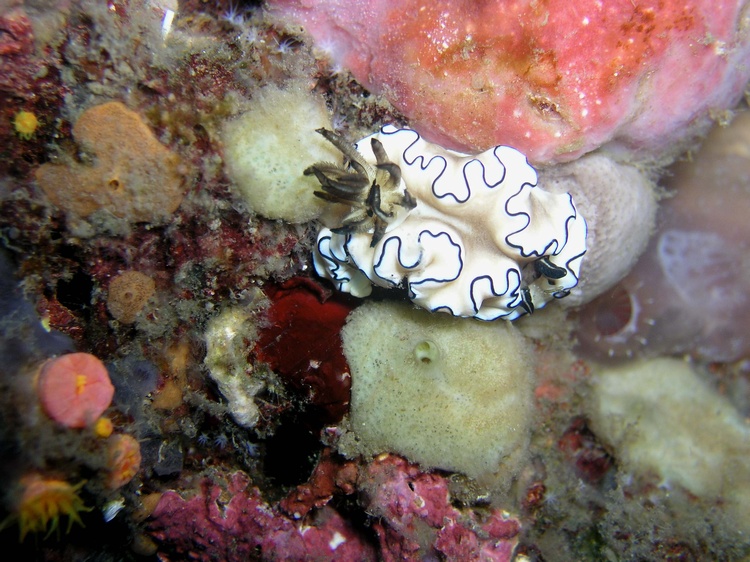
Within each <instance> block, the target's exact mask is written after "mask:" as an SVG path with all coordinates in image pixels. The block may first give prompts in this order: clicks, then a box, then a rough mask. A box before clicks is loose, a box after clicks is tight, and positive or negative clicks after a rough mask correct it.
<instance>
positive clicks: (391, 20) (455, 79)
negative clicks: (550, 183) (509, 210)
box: [269, 0, 750, 163]
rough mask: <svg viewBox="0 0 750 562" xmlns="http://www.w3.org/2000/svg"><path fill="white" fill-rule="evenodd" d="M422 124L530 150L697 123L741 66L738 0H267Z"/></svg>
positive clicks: (477, 147) (582, 147)
mask: <svg viewBox="0 0 750 562" xmlns="http://www.w3.org/2000/svg"><path fill="white" fill-rule="evenodd" d="M269 4H270V6H271V9H272V11H273V12H274V13H275V14H276V15H278V16H280V17H283V18H286V19H291V20H293V21H296V22H299V23H301V24H302V25H303V26H304V28H305V30H306V31H308V32H309V33H310V34H311V35H312V36H313V38H314V39H315V43H316V46H317V47H318V48H320V49H322V50H324V51H326V52H328V53H329V55H330V57H331V59H332V63H333V65H334V66H338V67H345V68H348V69H350V70H351V71H352V73H353V74H354V76H355V77H356V78H357V79H358V80H359V81H361V82H362V83H363V84H364V85H365V86H366V87H368V88H370V89H372V90H373V91H375V92H378V93H382V94H384V95H385V97H386V98H387V99H388V100H389V101H391V102H392V103H393V105H395V106H396V108H398V109H399V110H400V111H402V112H403V113H404V114H405V115H406V117H407V118H408V119H409V123H410V125H411V126H412V127H413V128H415V129H417V130H418V131H419V132H420V133H421V134H422V135H424V137H425V138H426V139H427V140H429V141H431V142H435V143H438V144H441V145H442V146H444V147H446V148H452V149H457V150H462V151H468V152H479V151H483V150H486V149H488V148H490V147H492V146H494V145H497V144H505V145H509V146H513V147H514V148H516V149H518V150H520V151H521V152H523V153H525V154H526V155H527V156H528V157H529V159H530V160H531V161H533V162H535V163H553V162H561V161H568V160H572V159H574V158H576V157H578V156H580V155H581V154H584V153H586V152H589V151H591V150H594V149H596V148H598V147H599V146H602V145H604V144H606V143H608V142H612V143H613V147H615V146H616V147H617V148H620V149H622V148H624V149H627V150H628V151H630V152H635V153H636V154H640V155H643V156H646V157H647V156H653V153H654V152H656V153H657V154H658V153H664V152H669V153H670V154H671V153H672V152H673V151H674V150H675V149H676V145H675V141H677V140H679V139H681V138H683V137H689V136H691V135H696V134H700V133H703V132H705V128H706V127H707V126H708V124H709V122H710V116H709V112H710V111H712V112H713V111H717V110H722V109H727V108H731V107H732V106H734V105H735V104H736V103H737V101H739V99H740V98H741V96H742V93H743V90H744V87H745V84H746V83H747V81H748V78H749V77H750V66H748V65H747V64H744V61H746V60H747V57H748V56H750V38H748V29H750V26H748V24H747V18H748V15H747V11H748V9H747V2H746V0H735V1H731V0H730V1H727V2H718V3H717V2H712V1H710V0H697V1H695V2H689V3H685V2H679V1H677V0H647V1H645V2H631V1H630V0H615V1H609V2H601V1H599V0H580V1H577V2H570V1H569V0H550V1H549V2H536V1H533V0H517V1H513V2H508V1H506V0H489V1H486V2H476V1H475V0H451V1H449V2H432V3H430V2H423V1H422V0H397V1H394V0H377V1H369V0H368V1H366V2H364V1H357V0H354V1H352V0H271V1H270V2H269Z"/></svg>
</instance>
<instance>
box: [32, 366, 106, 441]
mask: <svg viewBox="0 0 750 562" xmlns="http://www.w3.org/2000/svg"><path fill="white" fill-rule="evenodd" d="M37 392H38V395H39V400H40V401H41V403H42V407H43V408H44V411H45V412H46V413H47V415H48V416H49V417H50V418H52V419H53V420H55V421H56V422H57V423H59V424H61V425H64V426H65V427H71V428H81V427H86V426H90V425H92V424H93V423H95V422H96V420H97V419H98V418H99V417H100V416H101V415H102V414H103V413H104V410H106V409H107V408H109V405H110V403H111V402H112V397H113V396H114V394H115V387H114V386H112V382H111V381H110V379H109V373H108V372H107V368H106V367H105V366H104V363H102V362H101V361H100V360H99V359H98V358H96V357H95V356H93V355H91V354H90V353H70V354H68V355H62V356H60V357H56V358H55V359H50V360H49V361H47V362H46V363H45V364H44V365H42V368H41V371H40V372H39V380H38V382H37Z"/></svg>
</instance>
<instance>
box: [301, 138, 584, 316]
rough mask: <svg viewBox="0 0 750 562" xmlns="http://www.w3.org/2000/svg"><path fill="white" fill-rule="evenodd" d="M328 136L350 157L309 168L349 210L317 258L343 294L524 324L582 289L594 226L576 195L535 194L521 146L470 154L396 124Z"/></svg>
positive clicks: (322, 239) (329, 196) (323, 234)
mask: <svg viewBox="0 0 750 562" xmlns="http://www.w3.org/2000/svg"><path fill="white" fill-rule="evenodd" d="M318 132H319V133H321V134H322V135H323V136H324V137H325V138H326V139H328V140H329V141H330V142H331V143H332V144H333V145H335V146H336V148H338V149H339V150H340V151H341V152H342V153H343V154H344V156H345V163H344V165H343V166H342V165H337V164H330V163H318V164H314V165H312V166H310V167H309V168H307V169H306V170H305V174H306V175H315V177H316V178H317V179H318V181H319V182H320V184H321V188H322V191H316V192H315V193H316V195H317V196H318V197H321V198H322V199H325V200H326V201H329V202H331V203H335V204H339V205H340V206H343V208H344V209H345V211H346V212H345V213H344V214H343V215H341V217H342V218H340V220H339V223H340V224H339V225H338V226H335V227H333V228H323V229H322V230H321V231H320V233H319V234H318V240H317V245H316V249H315V252H314V256H313V259H314V264H315V270H316V271H317V272H318V274H319V275H321V276H322V277H325V278H328V279H330V280H331V281H333V283H334V284H335V286H336V287H337V288H338V289H339V290H340V291H344V292H347V293H351V294H352V295H354V296H357V297H365V296H367V295H369V294H370V292H371V291H372V285H377V286H380V287H386V288H396V287H402V288H404V289H406V290H407V291H408V294H409V298H410V299H411V300H412V301H413V302H414V303H415V304H417V305H419V306H421V307H423V308H426V309H427V310H431V311H440V312H448V313H450V314H452V315H454V316H467V317H469V316H473V317H476V318H479V319H481V320H495V319H497V318H504V319H506V320H514V319H516V318H518V317H519V316H521V315H522V314H524V313H531V312H533V311H534V309H535V308H541V307H543V306H544V305H545V304H547V302H549V301H550V300H552V299H553V298H562V297H565V296H567V295H568V294H569V293H570V290H571V289H572V288H573V287H575V286H576V285H577V284H578V275H579V272H580V268H581V261H582V260H583V255H584V254H585V253H586V221H585V220H584V218H583V217H582V216H581V215H580V214H579V213H578V212H577V210H576V207H575V205H574V204H573V199H572V197H571V196H570V195H569V194H567V193H564V194H553V193H549V192H546V191H544V190H542V189H540V188H538V187H536V185H537V173H536V170H534V168H532V167H531V166H530V165H529V163H528V162H527V161H526V157H525V156H524V155H523V154H521V153H520V152H518V151H517V150H515V149H513V148H510V147H507V146H496V147H495V148H493V149H490V150H487V151H485V152H483V153H481V154H478V155H475V156H471V155H466V154H461V153H458V152H454V151H452V150H446V149H444V148H441V147H439V146H437V145H434V144H431V143H428V142H426V141H424V140H423V139H422V138H421V137H420V136H419V134H418V133H416V132H415V131H413V130H411V129H397V128H396V127H393V126H390V125H387V126H385V127H383V128H382V129H381V130H380V131H379V132H378V133H375V134H374V135H371V136H369V137H366V138H364V139H362V140H361V141H359V142H357V143H356V145H351V144H350V143H348V142H347V141H346V140H344V139H343V138H342V137H340V136H338V135H337V134H335V133H333V132H331V131H328V130H324V129H319V130H318Z"/></svg>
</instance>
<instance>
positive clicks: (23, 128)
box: [13, 111, 39, 140]
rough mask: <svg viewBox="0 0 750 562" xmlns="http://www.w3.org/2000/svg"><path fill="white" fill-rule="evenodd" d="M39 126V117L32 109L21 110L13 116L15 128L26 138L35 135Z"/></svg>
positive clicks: (20, 135)
mask: <svg viewBox="0 0 750 562" xmlns="http://www.w3.org/2000/svg"><path fill="white" fill-rule="evenodd" d="M38 126H39V119H37V118H36V115H34V114H33V113H31V112H30V111H19V112H18V113H16V116H15V117H14V118H13V128H14V129H15V130H16V133H18V136H19V137H21V138H22V139H24V140H29V139H30V138H31V137H33V136H34V133H35V132H36V129H37V127H38Z"/></svg>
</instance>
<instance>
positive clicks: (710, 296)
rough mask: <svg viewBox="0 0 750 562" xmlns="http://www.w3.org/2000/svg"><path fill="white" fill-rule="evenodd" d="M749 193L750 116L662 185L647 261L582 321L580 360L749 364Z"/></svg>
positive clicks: (722, 130) (713, 138)
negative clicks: (685, 356)
mask: <svg viewBox="0 0 750 562" xmlns="http://www.w3.org/2000/svg"><path fill="white" fill-rule="evenodd" d="M749 186H750V113H743V114H741V115H739V116H738V117H737V118H736V119H735V120H734V121H733V122H732V124H731V125H730V126H729V127H717V128H716V129H715V130H714V131H713V133H712V134H711V135H709V136H708V138H707V139H706V141H705V143H704V145H703V147H702V148H701V150H700V151H699V152H698V153H697V154H696V155H695V156H694V157H693V158H692V160H691V161H690V162H680V163H679V164H677V165H675V166H674V167H673V169H672V170H671V174H670V176H669V177H668V178H666V180H665V187H667V188H669V189H670V190H671V191H672V193H673V197H670V198H667V199H665V200H664V202H663V203H662V204H661V207H660V218H659V221H658V222H659V228H658V230H657V232H656V234H655V235H654V237H653V239H652V241H651V242H650V244H649V247H648V249H647V250H646V253H645V254H644V255H643V257H642V258H641V260H640V261H639V262H638V264H637V265H636V266H635V268H634V269H633V270H632V271H631V272H630V273H629V274H628V276H627V277H626V278H625V279H623V281H622V282H621V283H620V284H619V285H617V286H616V287H615V288H613V289H612V290H610V291H608V292H605V293H604V294H602V295H601V296H600V297H599V298H597V299H595V300H594V301H593V302H591V304H589V305H587V306H586V307H585V308H583V309H582V310H581V312H580V328H579V330H578V339H579V341H580V343H581V348H582V350H584V351H585V352H586V353H588V354H590V355H593V356H595V357H598V358H605V357H613V358H621V357H628V356H633V355H650V356H654V355H659V354H673V353H691V354H693V355H695V356H698V357H701V358H704V359H708V360H710V361H735V360H737V359H741V358H744V357H747V356H748V354H750V337H749V336H748V330H747V318H748V315H750V296H748V295H750V282H749V281H748V277H747V275H746V273H747V271H748V268H749V267H750V258H748V256H750V242H748V240H750V225H749V224H748V221H747V217H748V216H749V215H750V187H749ZM618 221H619V219H618ZM618 221H613V222H612V223H609V224H613V225H614V224H618ZM623 246H624V247H625V245H623ZM594 251H596V250H594ZM610 255H612V254H610ZM615 255H617V254H615ZM587 257H588V256H587ZM593 262H594V260H592V263H593ZM596 263H601V262H600V261H597V262H596ZM584 273H585V269H584Z"/></svg>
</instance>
